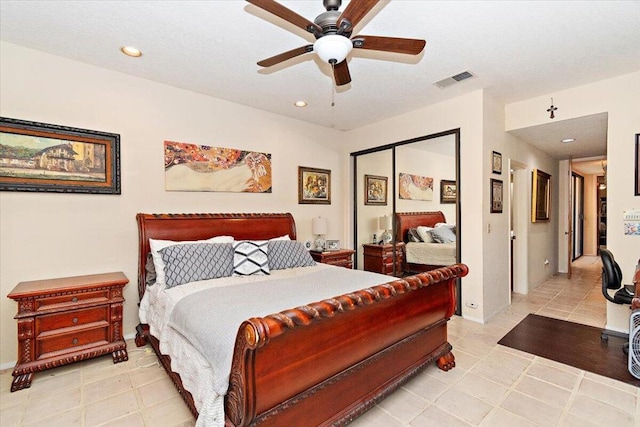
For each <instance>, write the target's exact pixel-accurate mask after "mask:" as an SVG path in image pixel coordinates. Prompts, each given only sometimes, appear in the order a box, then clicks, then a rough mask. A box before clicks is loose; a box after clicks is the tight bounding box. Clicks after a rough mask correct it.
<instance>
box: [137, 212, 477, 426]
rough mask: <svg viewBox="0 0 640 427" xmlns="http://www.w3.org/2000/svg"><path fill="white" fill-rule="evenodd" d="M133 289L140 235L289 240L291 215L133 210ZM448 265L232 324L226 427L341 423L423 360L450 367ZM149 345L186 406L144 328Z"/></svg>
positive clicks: (452, 279) (453, 269) (454, 271)
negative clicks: (285, 237)
mask: <svg viewBox="0 0 640 427" xmlns="http://www.w3.org/2000/svg"><path fill="white" fill-rule="evenodd" d="M137 220H138V228H139V236H140V241H139V249H140V250H139V263H140V269H139V283H138V285H139V290H140V298H142V296H143V295H144V292H145V289H146V271H145V269H144V265H145V262H146V258H147V254H148V252H149V242H148V239H149V238H156V239H168V240H198V239H205V238H209V237H212V236H215V235H221V234H225V235H232V236H234V237H235V238H236V239H248V238H253V239H269V238H274V237H278V236H282V235H283V234H288V235H289V236H290V237H291V238H292V239H295V237H296V236H295V224H294V222H293V217H292V216H291V215H290V214H172V215H166V214H162V215H151V214H138V216H137ZM467 272H468V270H467V267H466V266H465V265H463V264H456V265H453V266H450V267H443V268H440V269H436V270H433V271H429V272H426V273H421V274H419V275H416V276H411V277H407V278H404V279H399V280H395V281H393V282H389V283H385V284H383V285H378V286H374V287H372V288H368V289H363V290H360V291H357V292H353V293H351V294H346V295H341V296H337V297H335V298H333V299H328V300H324V301H320V302H314V303H310V304H308V305H306V306H303V307H298V308H293V309H290V310H286V311H283V312H280V313H276V314H272V315H269V316H266V317H262V318H251V319H248V320H246V321H245V322H243V323H242V325H241V326H240V328H239V330H238V334H237V338H236V343H235V350H234V356H233V362H232V370H231V374H230V384H229V389H228V392H227V395H226V398H225V414H226V425H227V426H235V427H240V426H249V425H264V426H293V425H305V426H307V425H308V426H314V425H344V424H347V423H348V422H349V421H351V420H353V419H354V418H355V417H357V416H359V415H361V414H362V413H364V412H365V411H366V410H368V409H369V408H371V407H372V406H373V405H374V404H375V403H377V402H378V401H380V400H381V399H383V398H384V397H386V396H387V395H388V394H390V393H391V392H393V391H394V390H395V389H397V388H398V387H399V386H401V385H402V384H404V383H405V382H406V381H407V380H409V379H410V378H411V377H413V376H414V375H415V374H417V373H418V372H420V370H421V369H423V368H424V367H425V366H426V365H427V364H429V363H431V362H433V361H437V363H438V366H439V367H440V368H441V369H444V370H449V369H451V368H452V367H454V366H455V360H454V358H453V355H452V354H451V345H450V344H449V343H448V341H447V320H448V319H449V318H450V317H451V316H452V314H453V312H454V309H455V304H456V295H455V289H456V278H458V277H463V276H465V275H466V274H467ZM147 340H148V341H149V342H151V345H152V347H153V348H154V350H155V351H156V354H157V355H158V357H159V358H160V360H161V362H162V364H163V366H164V367H165V369H166V370H167V372H168V373H169V376H170V377H171V379H172V380H173V382H174V384H176V387H177V388H178V389H179V391H180V394H181V395H182V396H183V398H184V400H185V402H186V403H187V405H188V407H189V409H190V410H191V412H192V413H193V414H194V416H197V415H198V413H197V410H196V408H195V405H194V402H193V398H192V396H191V394H190V393H189V392H188V391H187V390H185V389H184V388H183V387H182V382H181V380H180V376H179V375H178V374H177V373H174V372H172V371H171V364H170V359H169V357H168V356H165V355H162V354H161V353H160V351H159V343H158V341H157V339H155V337H153V336H151V335H150V334H149V328H148V326H147V325H139V327H138V335H137V338H136V343H137V344H138V345H143V344H144V343H145V342H147Z"/></svg>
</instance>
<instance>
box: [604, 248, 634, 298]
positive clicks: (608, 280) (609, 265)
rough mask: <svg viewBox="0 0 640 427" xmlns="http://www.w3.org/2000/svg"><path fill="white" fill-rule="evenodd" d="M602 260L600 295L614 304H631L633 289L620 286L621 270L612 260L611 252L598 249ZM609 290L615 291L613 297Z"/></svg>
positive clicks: (628, 286)
mask: <svg viewBox="0 0 640 427" xmlns="http://www.w3.org/2000/svg"><path fill="white" fill-rule="evenodd" d="M600 258H602V294H603V295H604V297H605V298H606V299H608V300H609V301H611V302H612V303H614V304H631V300H632V299H633V296H634V292H635V288H634V286H633V285H623V284H622V270H620V266H619V265H618V263H617V262H616V260H615V259H614V258H613V254H612V253H611V251H608V250H607V249H600ZM609 289H617V291H616V293H615V294H614V295H613V297H612V296H611V295H610V294H609Z"/></svg>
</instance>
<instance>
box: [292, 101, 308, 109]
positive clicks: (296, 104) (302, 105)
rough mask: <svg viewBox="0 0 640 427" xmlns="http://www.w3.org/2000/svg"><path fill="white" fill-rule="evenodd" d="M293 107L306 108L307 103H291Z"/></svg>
mask: <svg viewBox="0 0 640 427" xmlns="http://www.w3.org/2000/svg"><path fill="white" fill-rule="evenodd" d="M293 105H295V106H296V107H301V108H302V107H306V106H307V103H306V102H305V101H296V102H294V103H293Z"/></svg>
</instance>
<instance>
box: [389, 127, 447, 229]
mask: <svg viewBox="0 0 640 427" xmlns="http://www.w3.org/2000/svg"><path fill="white" fill-rule="evenodd" d="M448 139H449V140H450V141H451V146H452V147H454V146H455V140H454V138H453V137H451V136H449V137H448ZM429 142H430V141H425V142H421V143H420V144H429ZM396 165H397V166H396V173H397V174H400V173H409V174H412V175H419V176H427V177H430V178H433V200H404V199H401V198H400V196H399V192H398V191H397V190H396V191H394V194H395V198H396V211H397V212H423V211H442V213H444V217H445V218H446V219H447V221H448V222H449V223H455V221H456V205H455V203H445V204H441V203H440V181H442V180H443V179H444V180H449V181H455V180H456V159H455V157H452V156H447V155H443V154H438V153H432V152H428V151H424V150H419V149H415V148H412V147H411V145H410V144H409V145H402V146H400V147H397V148H396ZM398 180H399V178H398V176H396V183H397V182H398Z"/></svg>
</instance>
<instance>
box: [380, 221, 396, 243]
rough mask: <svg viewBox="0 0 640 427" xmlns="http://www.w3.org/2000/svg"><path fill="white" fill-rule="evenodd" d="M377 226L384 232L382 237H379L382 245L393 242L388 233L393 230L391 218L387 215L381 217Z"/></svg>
mask: <svg viewBox="0 0 640 427" xmlns="http://www.w3.org/2000/svg"><path fill="white" fill-rule="evenodd" d="M379 225H380V228H381V229H383V230H384V233H382V236H380V238H381V239H382V243H384V244H385V245H386V244H388V243H391V240H393V238H392V237H391V233H390V232H389V230H391V229H392V228H393V223H392V221H391V217H390V216H388V215H385V216H381V217H380V220H379Z"/></svg>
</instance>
